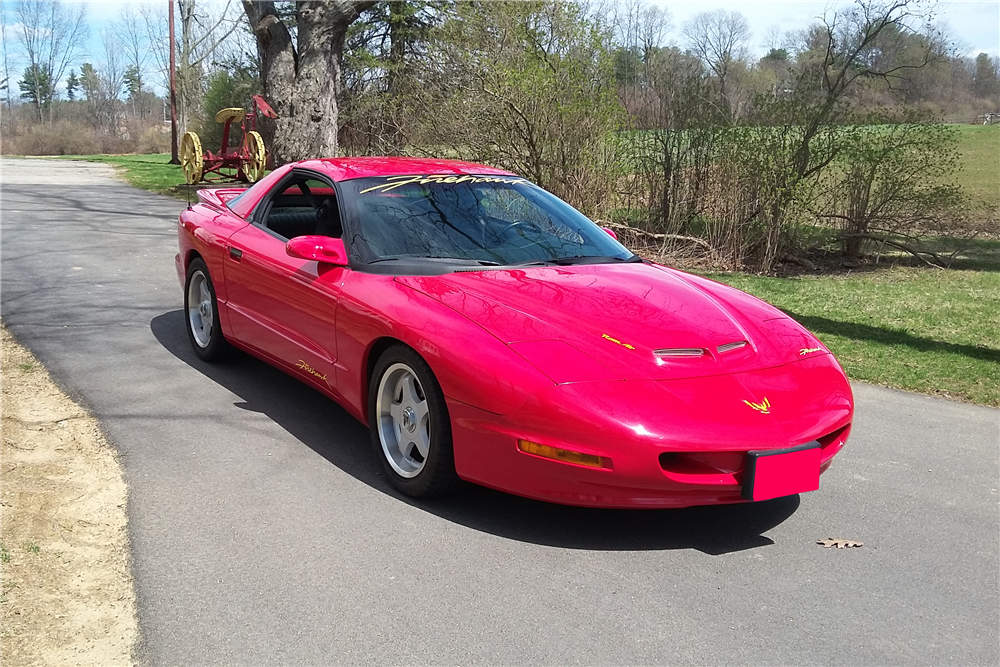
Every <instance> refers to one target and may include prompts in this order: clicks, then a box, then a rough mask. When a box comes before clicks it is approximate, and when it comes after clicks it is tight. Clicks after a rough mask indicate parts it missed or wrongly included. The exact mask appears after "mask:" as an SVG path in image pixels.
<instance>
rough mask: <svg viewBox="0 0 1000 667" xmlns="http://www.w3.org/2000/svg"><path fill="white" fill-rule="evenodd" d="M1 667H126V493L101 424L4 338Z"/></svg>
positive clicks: (133, 631)
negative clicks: (14, 666)
mask: <svg viewBox="0 0 1000 667" xmlns="http://www.w3.org/2000/svg"><path fill="white" fill-rule="evenodd" d="M0 336H2V340H0V364H2V367H0V384H2V400H3V403H2V426H0V432H2V447H0V482H2V493H0V495H2V501H0V505H2V507H0V539H2V543H3V548H2V558H0V560H2V562H0V573H2V588H3V592H2V596H3V597H2V602H0V625H2V630H0V638H2V641H0V662H2V663H3V664H4V665H5V666H8V665H55V664H58V665H127V664H131V652H132V648H133V646H134V644H135V642H136V639H137V636H138V625H137V621H136V611H135V594H134V592H133V591H134V589H133V585H132V575H131V572H130V568H129V546H128V533H127V532H126V514H125V501H126V490H125V482H124V481H123V479H122V472H121V467H120V466H119V464H118V461H117V460H116V458H115V452H114V450H113V449H112V448H111V447H110V446H109V445H108V444H107V442H106V441H105V440H104V437H103V436H102V434H101V432H100V430H99V429H98V426H97V422H96V421H95V420H94V419H93V418H91V417H90V416H88V415H87V414H86V412H85V411H84V410H82V409H81V408H80V407H79V406H78V405H76V404H75V403H73V401H71V400H70V399H69V397H67V396H66V395H65V394H64V393H62V392H61V391H60V390H59V389H58V388H57V387H56V386H55V384H53V382H52V380H51V379H50V378H49V375H48V373H47V372H46V371H45V369H44V368H43V367H42V366H41V364H39V363H38V361H37V360H36V359H35V358H34V357H33V356H32V355H31V354H30V353H29V352H28V351H27V350H25V349H24V348H23V347H21V346H20V345H18V344H17V343H16V342H15V341H14V338H13V337H12V336H11V335H10V334H9V333H8V332H7V330H6V329H5V328H4V329H2V331H0Z"/></svg>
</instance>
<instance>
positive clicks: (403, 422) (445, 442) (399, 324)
mask: <svg viewBox="0 0 1000 667" xmlns="http://www.w3.org/2000/svg"><path fill="white" fill-rule="evenodd" d="M199 199H200V202H199V203H198V204H197V205H195V206H192V207H190V208H188V209H187V210H185V211H184V212H183V213H182V214H181V216H180V223H179V229H178V234H179V242H180V252H179V253H178V255H177V257H176V262H177V273H178V277H179V278H180V281H181V283H182V284H183V286H184V309H185V313H186V322H187V329H188V334H189V336H190V339H191V344H192V346H193V347H194V351H195V352H196V353H197V355H198V356H199V357H201V358H202V359H203V360H205V361H215V360H217V359H220V358H222V357H223V356H224V354H225V353H226V352H227V350H228V349H229V348H230V346H232V347H236V348H240V349H242V350H244V351H246V352H248V353H250V354H252V355H254V356H256V357H259V358H261V359H263V360H265V361H267V362H268V363H270V364H273V365H274V366H276V367H278V368H280V369H282V370H284V371H285V372H287V373H289V374H291V375H293V376H295V377H297V378H299V379H301V380H302V381H303V382H305V383H307V384H309V385H310V386H312V387H314V388H316V389H318V390H319V391H321V392H323V393H324V394H326V395H327V396H329V397H330V398H332V399H333V400H334V401H336V402H337V403H339V404H340V405H341V406H343V407H344V409H346V410H347V411H348V412H350V413H351V414H352V415H354V416H355V417H356V418H358V419H360V420H361V421H362V422H364V423H367V424H368V426H369V428H370V429H371V437H372V445H373V448H374V450H375V452H376V455H377V457H378V459H379V461H380V462H381V465H382V467H383V468H384V469H385V472H386V474H387V476H388V479H389V480H390V482H391V483H392V485H393V486H394V487H395V488H397V489H398V490H399V491H401V492H403V493H405V494H407V495H410V496H415V497H426V496H431V495H435V494H439V493H443V492H446V491H449V490H452V489H454V488H455V487H456V486H457V485H459V484H460V483H461V480H466V481H468V482H474V483H476V484H481V485H483V486H488V487H492V488H495V489H500V490H503V491H507V492H510V493H514V494H518V495H522V496H527V497H530V498H537V499H541V500H547V501H552V502H557V503H565V504H571V505H586V506H594V507H685V506H690V505H705V504H714V503H736V502H743V501H757V500H765V499H768V498H775V497H779V496H785V495H791V494H796V493H801V492H805V491H811V490H814V489H816V488H818V486H819V476H820V473H821V472H823V471H825V470H826V469H827V468H828V467H829V465H830V462H831V460H832V459H833V457H834V455H835V454H836V453H837V452H838V451H840V449H841V448H842V447H843V446H844V442H845V441H846V440H847V437H848V434H849V433H850V429H851V419H852V414H853V398H852V395H851V389H850V386H849V384H848V382H847V379H846V378H845V376H844V373H843V371H842V370H841V368H840V366H839V365H838V364H837V361H836V360H835V359H834V358H833V355H832V354H830V351H829V350H828V349H827V348H826V347H825V346H824V345H823V344H822V343H821V342H819V341H818V340H817V339H816V338H815V337H813V336H812V335H811V334H810V333H809V332H808V331H806V330H805V329H804V328H802V327H801V326H800V325H799V324H798V323H796V322H795V321H794V320H792V319H790V318H789V317H788V316H786V315H785V314H784V313H782V312H781V311H779V310H777V309H775V308H773V307H771V306H769V305H767V304H765V303H763V302H761V301H759V300H758V299H755V298H753V297H751V296H748V295H747V294H744V293H742V292H740V291H737V290H735V289H732V288H730V287H726V286H725V285H721V284H719V283H716V282H712V281H710V280H706V279H704V278H699V277H697V276H693V275H689V274H687V273H682V272H680V271H676V270H673V269H670V268H667V267H665V266H660V265H658V264H654V263H652V262H649V261H644V260H642V259H641V258H640V257H638V256H637V255H635V254H633V253H632V252H630V251H629V250H627V249H626V248H625V247H624V246H623V245H621V244H620V243H619V242H618V241H617V240H616V239H615V238H614V235H613V234H612V233H610V232H609V231H608V230H605V229H602V228H600V227H598V226H597V225H595V224H594V223H593V222H591V221H590V220H588V219H587V218H586V217H584V216H583V215H581V214H580V213H579V212H577V211H576V210H574V209H573V208H571V207H570V206H568V205H567V204H566V203H564V202H563V201H561V200H560V199H558V198H556V197H555V196H553V195H551V194H549V193H548V192H546V191H545V190H543V189H541V188H539V187H537V186H535V185H533V184H532V183H530V182H528V181H527V180H525V179H524V178H520V177H518V176H517V175H515V174H512V173H509V172H506V171H502V170H499V169H494V168H491V167H486V166H483V165H478V164H470V163H467V162H456V161H450V160H424V159H406V158H350V159H325V160H310V161H306V162H300V163H296V164H291V165H286V166H283V167H281V168H279V169H276V170H275V171H274V172H272V173H271V174H270V175H268V176H267V177H266V178H264V179H262V180H261V181H260V182H258V183H257V184H256V185H254V186H253V187H251V188H249V189H247V190H243V189H226V188H222V189H216V190H202V191H200V192H199Z"/></svg>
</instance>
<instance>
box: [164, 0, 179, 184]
mask: <svg viewBox="0 0 1000 667" xmlns="http://www.w3.org/2000/svg"><path fill="white" fill-rule="evenodd" d="M167 8H168V9H167V21H169V22H170V164H180V163H181V161H180V159H179V158H178V156H177V80H176V72H177V64H176V62H175V60H174V0H167Z"/></svg>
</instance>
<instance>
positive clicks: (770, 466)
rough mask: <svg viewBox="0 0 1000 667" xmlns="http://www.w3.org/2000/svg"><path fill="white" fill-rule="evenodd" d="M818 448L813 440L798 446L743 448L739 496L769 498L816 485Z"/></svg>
mask: <svg viewBox="0 0 1000 667" xmlns="http://www.w3.org/2000/svg"><path fill="white" fill-rule="evenodd" d="M821 451H822V450H821V448H820V444H819V442H818V441H816V440H813V441H812V442H807V443H806V444H804V445H799V446H798V447H788V448H786V449H762V450H755V451H750V452H747V457H746V462H745V464H744V466H743V492H742V495H743V498H745V499H746V500H770V499H771V498H780V497H782V496H791V495H794V494H797V493H806V492H807V491H815V490H816V489H818V488H819V467H820V454H821Z"/></svg>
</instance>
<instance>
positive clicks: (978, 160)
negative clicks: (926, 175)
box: [955, 125, 1000, 211]
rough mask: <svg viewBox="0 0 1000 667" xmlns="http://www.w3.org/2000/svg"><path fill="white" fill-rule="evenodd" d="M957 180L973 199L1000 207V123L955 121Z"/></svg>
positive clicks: (995, 208)
mask: <svg viewBox="0 0 1000 667" xmlns="http://www.w3.org/2000/svg"><path fill="white" fill-rule="evenodd" d="M955 127H956V128H957V129H958V153H959V155H960V159H959V163H960V165H961V171H959V173H958V177H957V180H958V183H959V184H960V185H961V186H962V187H963V188H964V189H965V191H966V192H967V193H968V194H969V195H970V196H972V197H973V198H974V199H977V200H979V201H982V202H983V203H986V204H990V205H992V208H993V210H994V211H997V209H998V208H1000V125H956V126H955Z"/></svg>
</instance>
